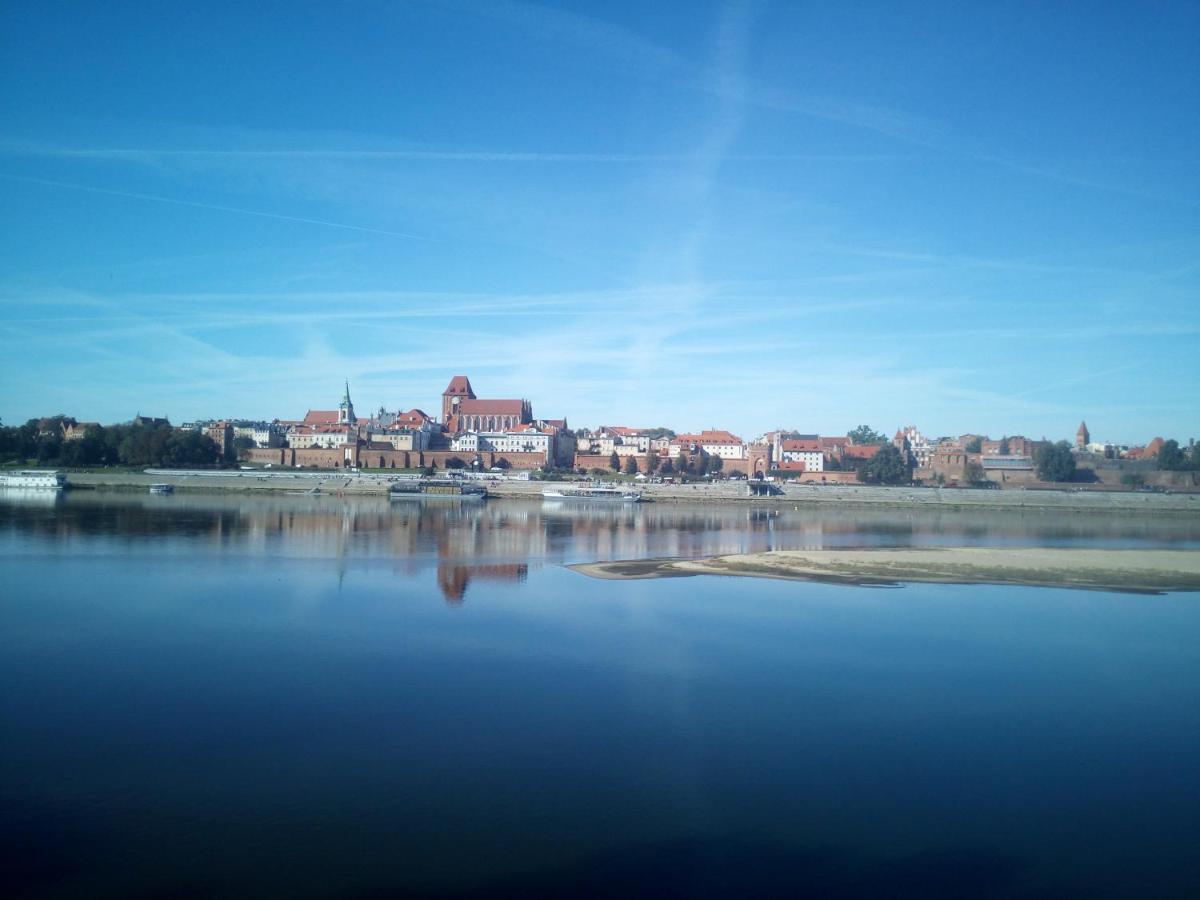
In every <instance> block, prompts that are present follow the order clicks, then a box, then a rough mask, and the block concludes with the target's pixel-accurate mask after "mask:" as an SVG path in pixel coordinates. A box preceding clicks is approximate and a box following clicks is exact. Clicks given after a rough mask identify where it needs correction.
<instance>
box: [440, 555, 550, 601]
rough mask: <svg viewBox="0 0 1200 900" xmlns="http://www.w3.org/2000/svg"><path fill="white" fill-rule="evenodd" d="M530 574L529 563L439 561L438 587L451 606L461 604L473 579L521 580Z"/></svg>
mask: <svg viewBox="0 0 1200 900" xmlns="http://www.w3.org/2000/svg"><path fill="white" fill-rule="evenodd" d="M528 575H529V565H528V563H498V564H495V565H478V566H471V565H461V564H459V563H455V562H439V563H438V570H437V581H438V588H440V589H441V592H442V596H443V597H445V598H446V602H447V603H449V604H450V605H451V606H461V605H462V603H463V601H464V600H465V599H466V596H467V586H468V585H469V584H470V583H471V581H472V580H478V581H511V582H521V581H524V580H525V578H526V577H527V576H528Z"/></svg>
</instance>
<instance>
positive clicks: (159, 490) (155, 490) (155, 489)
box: [150, 482, 175, 494]
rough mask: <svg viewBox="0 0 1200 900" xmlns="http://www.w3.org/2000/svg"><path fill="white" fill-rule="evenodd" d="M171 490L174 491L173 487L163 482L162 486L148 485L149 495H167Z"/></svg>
mask: <svg viewBox="0 0 1200 900" xmlns="http://www.w3.org/2000/svg"><path fill="white" fill-rule="evenodd" d="M173 490H175V485H173V484H166V483H165V482H164V483H162V484H152V485H150V493H152V494H169V493H171V492H172V491H173Z"/></svg>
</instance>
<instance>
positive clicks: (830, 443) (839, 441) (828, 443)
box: [817, 437, 850, 450]
mask: <svg viewBox="0 0 1200 900" xmlns="http://www.w3.org/2000/svg"><path fill="white" fill-rule="evenodd" d="M817 440H818V441H820V442H821V449H822V450H826V449H834V448H836V447H845V446H846V445H847V444H849V443H850V438H848V437H823V438H817Z"/></svg>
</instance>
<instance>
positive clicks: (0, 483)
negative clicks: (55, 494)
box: [0, 469, 67, 491]
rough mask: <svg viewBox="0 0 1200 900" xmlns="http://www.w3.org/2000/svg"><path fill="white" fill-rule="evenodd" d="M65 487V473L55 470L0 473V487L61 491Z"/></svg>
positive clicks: (25, 470) (20, 470)
mask: <svg viewBox="0 0 1200 900" xmlns="http://www.w3.org/2000/svg"><path fill="white" fill-rule="evenodd" d="M66 486H67V476H66V473H64V472H60V471H58V470H57V469H19V470H16V471H12V472H0V487H6V488H40V489H44V490H50V491H61V490H62V489H63V488H64V487H66Z"/></svg>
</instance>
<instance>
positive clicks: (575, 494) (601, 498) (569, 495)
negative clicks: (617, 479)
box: [542, 484, 642, 503]
mask: <svg viewBox="0 0 1200 900" xmlns="http://www.w3.org/2000/svg"><path fill="white" fill-rule="evenodd" d="M542 497H543V498H544V499H546V500H587V501H594V502H599V503H640V502H641V500H642V494H641V492H640V491H634V490H630V489H629V488H620V487H617V486H616V485H613V484H581V485H578V486H577V487H568V488H563V489H561V490H557V489H554V488H547V489H546V490H544V491H542Z"/></svg>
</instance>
